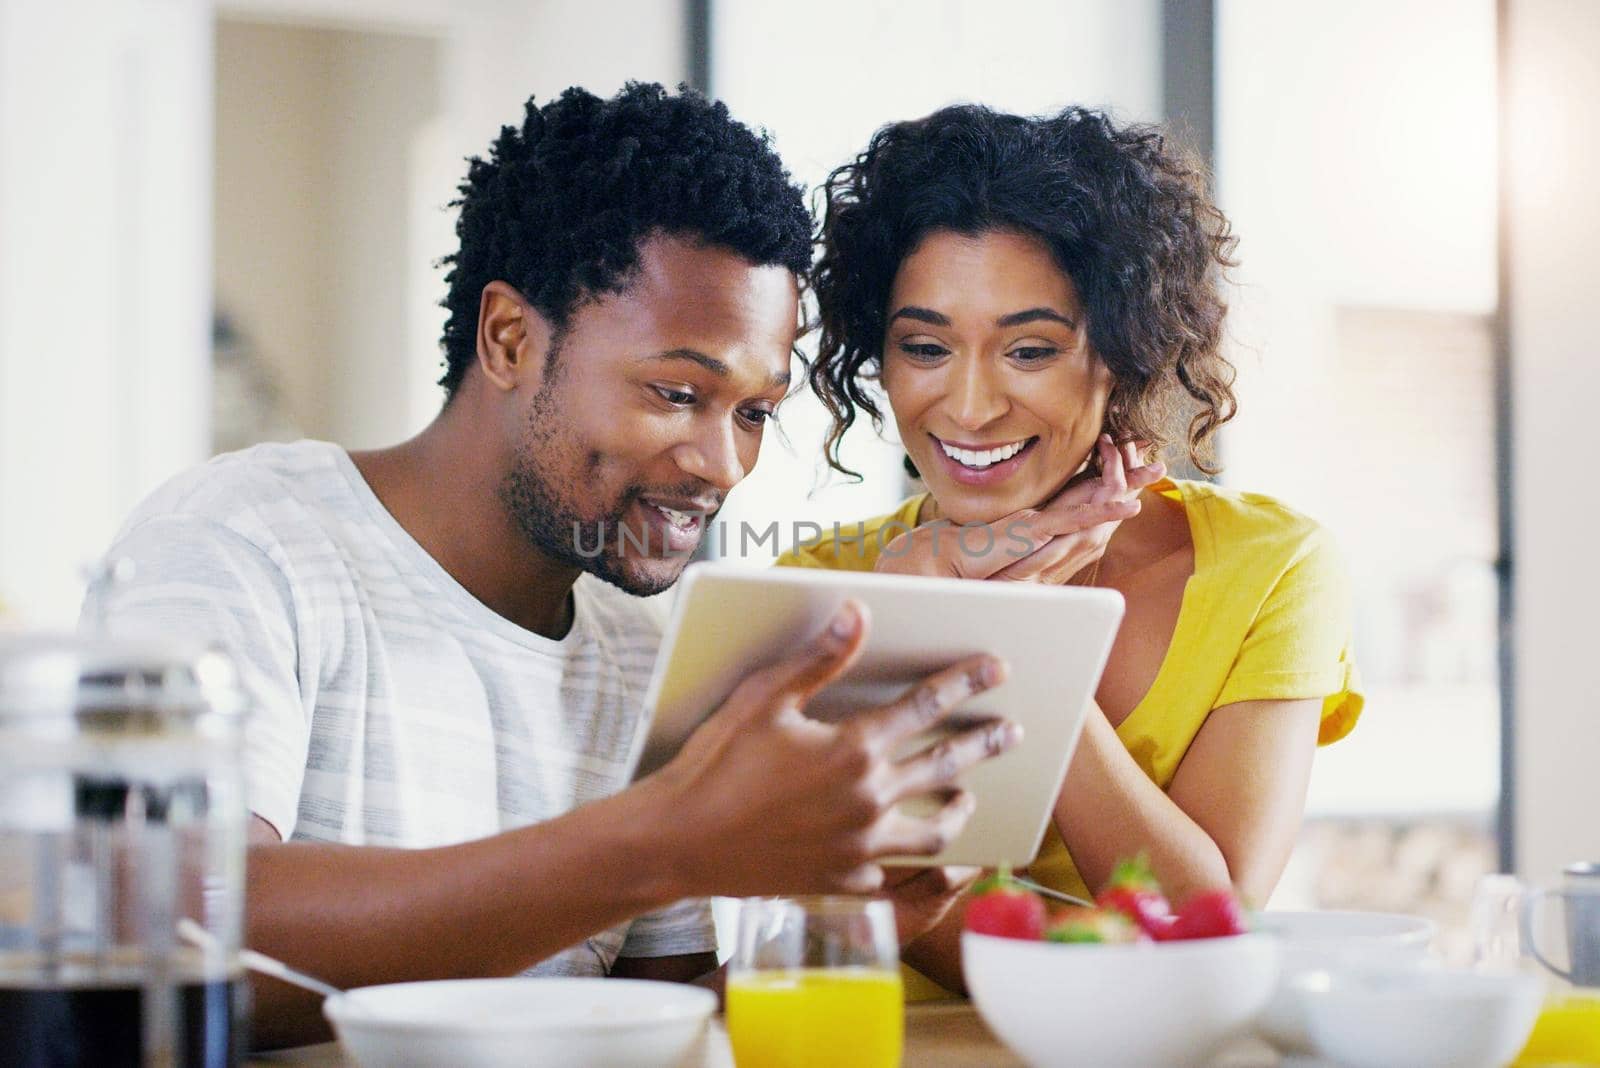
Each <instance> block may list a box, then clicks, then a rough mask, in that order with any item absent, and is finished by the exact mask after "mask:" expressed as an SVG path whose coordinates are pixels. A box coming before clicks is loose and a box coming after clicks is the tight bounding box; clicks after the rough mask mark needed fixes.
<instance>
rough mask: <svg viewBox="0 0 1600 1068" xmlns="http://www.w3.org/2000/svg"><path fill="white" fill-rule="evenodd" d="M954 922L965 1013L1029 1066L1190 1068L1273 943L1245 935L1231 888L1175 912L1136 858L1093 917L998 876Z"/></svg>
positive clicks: (1234, 1029) (1226, 1022) (1267, 968)
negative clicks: (972, 1013) (967, 1002)
mask: <svg viewBox="0 0 1600 1068" xmlns="http://www.w3.org/2000/svg"><path fill="white" fill-rule="evenodd" d="M964 924H965V928H966V929H965V931H964V932H963V933H962V936H961V960H962V968H963V971H964V972H965V974H966V981H967V989H968V991H969V992H970V993H971V995H972V1000H973V1002H974V1003H975V1004H976V1006H977V1009H978V1013H979V1014H980V1015H981V1016H982V1017H983V1019H984V1021H985V1022H986V1023H987V1024H988V1025H989V1027H990V1029H991V1030H993V1031H994V1033H995V1035H996V1037H998V1038H999V1039H1000V1041H1002V1042H1004V1043H1005V1044H1006V1045H1007V1046H1008V1047H1010V1048H1011V1049H1012V1050H1013V1051H1014V1052H1015V1053H1016V1054H1017V1055H1018V1056H1020V1057H1021V1058H1022V1059H1023V1060H1025V1061H1027V1062H1028V1063H1029V1064H1030V1065H1033V1066H1035V1068H1052V1066H1055V1065H1067V1064H1079V1065H1082V1064H1093V1065H1096V1066H1103V1068H1115V1066H1118V1065H1129V1066H1132V1065H1138V1066H1146V1065H1152V1064H1191V1063H1203V1062H1204V1061H1205V1060H1206V1059H1207V1057H1208V1056H1209V1055H1210V1054H1211V1053H1212V1052H1213V1051H1215V1050H1216V1049H1217V1047H1218V1046H1220V1045H1222V1044H1223V1043H1225V1042H1227V1041H1228V1040H1229V1039H1231V1038H1233V1037H1234V1036H1236V1035H1239V1034H1242V1033H1245V1032H1247V1031H1249V1029H1250V1028H1251V1026H1252V1024H1253V1023H1254V1021H1255V1018H1256V1015H1257V1014H1258V1013H1259V1012H1260V1011H1261V1009H1262V1007H1263V1006H1264V1005H1266V1003H1267V1000H1268V999H1269V998H1270V997H1271V996H1272V992H1273V990H1274V988H1275V986H1276V984H1277V978H1278V965H1279V944H1278V941H1277V940H1276V939H1274V938H1273V937H1271V936H1269V935H1266V934H1259V933H1253V932H1252V931H1251V930H1250V928H1249V922H1248V918H1247V917H1246V915H1245V912H1244V910H1243V908H1242V907H1241V906H1240V904H1239V901H1238V898H1237V897H1235V896H1234V893H1233V891H1232V890H1231V889H1219V890H1215V891H1209V892H1206V893H1202V894H1196V895H1194V896H1192V897H1190V898H1187V899H1186V900H1184V901H1181V902H1178V903H1176V904H1174V903H1171V902H1169V901H1168V900H1167V899H1166V897H1165V895H1164V894H1162V892H1161V889H1160V887H1159V886H1158V885H1157V884H1156V881H1155V879H1154V878H1153V877H1151V875H1150V872H1149V868H1148V866H1147V865H1145V864H1144V862H1143V861H1142V860H1133V861H1127V862H1124V863H1123V864H1120V865H1118V867H1117V871H1116V873H1115V874H1114V875H1113V877H1112V879H1111V881H1110V883H1108V885H1107V886H1106V888H1105V889H1104V890H1102V891H1101V893H1100V894H1099V895H1098V896H1097V897H1096V899H1095V902H1094V905H1093V907H1089V906H1069V907H1066V908H1057V909H1055V910H1054V911H1052V910H1051V908H1050V907H1049V906H1047V905H1046V903H1045V901H1044V899H1043V898H1041V897H1039V896H1038V895H1037V894H1035V893H1034V892H1033V891H1031V890H1030V889H1028V888H1026V887H1024V886H1022V885H1021V884H1019V883H1018V882H1017V881H1016V880H1014V879H1012V878H1011V877H1010V876H1009V874H1008V873H1007V872H1006V871H1005V870H1004V869H1002V871H1001V873H1000V874H999V875H997V876H995V877H993V878H992V879H989V880H985V883H984V884H982V885H980V886H979V887H977V888H975V891H974V894H973V895H972V897H971V898H970V899H969V900H968V903H967V907H966V916H965V921H964Z"/></svg>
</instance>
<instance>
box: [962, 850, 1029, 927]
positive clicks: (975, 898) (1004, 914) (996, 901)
mask: <svg viewBox="0 0 1600 1068" xmlns="http://www.w3.org/2000/svg"><path fill="white" fill-rule="evenodd" d="M972 891H973V893H972V897H971V898H970V899H969V900H968V901H967V910H966V916H965V919H964V923H965V925H966V928H967V930H969V931H973V932H975V933H977V934H986V935H996V936H998V937H1000V938H1020V939H1024V940H1026V941H1038V940H1039V939H1040V938H1041V937H1043V935H1044V918H1045V912H1044V902H1043V901H1040V900H1039V898H1038V896H1037V895H1036V894H1034V893H1033V892H1031V891H1029V890H1024V889H1023V888H1022V887H1020V886H1018V885H1017V884H1016V883H1014V882H1012V881H1011V869H1009V868H1006V867H1002V868H1001V869H1000V871H999V872H998V873H997V874H995V875H991V876H990V877H989V878H987V879H982V880H979V882H978V883H977V885H975V886H974V887H973V888H972Z"/></svg>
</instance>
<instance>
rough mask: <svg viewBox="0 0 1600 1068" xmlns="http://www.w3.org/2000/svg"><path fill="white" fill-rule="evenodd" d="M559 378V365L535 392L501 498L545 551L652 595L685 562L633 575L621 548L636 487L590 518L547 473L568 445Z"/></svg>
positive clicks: (628, 588)
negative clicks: (548, 461)
mask: <svg viewBox="0 0 1600 1068" xmlns="http://www.w3.org/2000/svg"><path fill="white" fill-rule="evenodd" d="M558 384H559V371H556V372H555V374H554V376H553V377H552V378H551V379H550V380H548V381H547V382H546V384H545V386H544V387H543V388H542V389H541V390H540V391H539V395H538V396H537V397H535V398H534V402H533V407H532V411H531V413H530V416H529V421H528V433H527V435H526V436H525V437H524V438H523V440H522V441H521V443H520V444H519V445H518V446H517V452H516V457H515V459H514V460H513V462H512V465H511V470H510V471H509V472H508V473H507V474H506V476H505V478H504V479H502V480H501V482H500V493H499V495H500V503H501V504H502V505H503V506H504V507H505V509H506V511H507V512H508V513H510V515H511V517H512V519H513V520H515V522H516V524H517V527H518V528H519V529H520V530H521V531H522V533H523V536H524V537H526V538H527V539H528V542H529V544H531V545H532V546H533V548H534V549H536V550H538V551H539V552H540V553H542V554H544V555H545V556H548V557H550V558H551V559H553V560H556V561H558V562H559V563H562V564H565V565H567V566H569V567H573V568H576V569H578V570H580V571H586V572H588V573H589V574H591V575H593V576H595V577H596V578H598V579H600V580H601V581H602V582H607V583H609V584H611V585H613V586H615V587H617V588H618V589H620V590H622V591H623V592H625V593H630V594H632V595H634V596H635V597H650V596H653V595H654V594H657V593H661V592H663V591H664V590H667V589H669V588H670V587H671V586H672V584H673V583H675V582H677V581H678V573H679V572H680V571H681V570H682V568H679V569H678V570H677V571H674V572H673V573H672V574H671V575H669V576H665V577H662V578H653V577H649V576H644V575H631V574H629V572H628V568H627V562H626V560H625V559H624V558H623V557H622V555H621V554H620V553H619V552H618V548H619V546H618V539H619V533H620V531H621V529H622V521H623V516H624V515H626V514H627V511H628V506H629V505H630V504H632V503H633V502H634V500H636V499H637V497H638V495H639V493H640V492H641V491H640V489H639V488H638V487H633V486H630V487H629V488H628V489H626V490H624V491H623V493H622V496H621V499H620V500H619V501H618V502H617V503H616V505H615V507H614V508H613V509H612V511H611V512H610V513H609V514H607V515H604V516H601V517H597V518H588V517H585V516H583V515H581V514H580V513H579V512H578V510H577V508H575V507H574V506H573V505H572V504H571V503H570V502H569V501H567V500H565V499H563V498H562V496H561V494H560V492H559V490H558V489H557V485H558V484H559V483H557V482H555V480H552V479H551V478H549V477H547V475H546V473H545V470H544V468H543V466H542V465H541V463H540V458H541V457H550V456H556V455H560V454H562V453H563V452H564V451H566V450H565V449H564V447H563V443H562V441H561V440H560V434H559V431H558V429H557V428H558V426H559V425H560V420H559V418H558V416H557V408H558V407H559V405H558V404H557V401H558V398H557V396H556V394H557V392H558V390H557V386H558ZM579 546H582V548H583V551H582V552H580V551H579ZM596 550H598V551H596Z"/></svg>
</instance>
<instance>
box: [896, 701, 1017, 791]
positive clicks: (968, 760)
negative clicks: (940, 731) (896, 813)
mask: <svg viewBox="0 0 1600 1068" xmlns="http://www.w3.org/2000/svg"><path fill="white" fill-rule="evenodd" d="M1020 741H1022V728H1021V727H1020V726H1018V725H1017V724H1015V723H1012V722H1011V721H1009V720H1003V719H997V720H993V721H991V722H988V723H979V724H974V725H973V726H971V727H968V728H967V729H966V730H963V731H960V732H959V733H956V734H952V735H950V736H949V737H948V738H944V739H941V740H940V741H938V742H936V743H935V744H933V745H931V746H929V747H928V748H927V749H924V750H922V751H921V752H920V753H914V754H912V755H911V756H909V757H907V758H906V759H904V760H902V761H901V762H900V763H899V764H898V765H896V766H895V768H894V773H893V774H894V780H893V786H892V787H891V788H890V789H891V796H892V797H893V798H894V799H895V800H897V801H899V800H902V799H904V798H907V797H915V796H919V795H921V794H931V793H936V792H939V791H942V790H947V789H949V788H951V787H953V786H954V785H955V784H956V781H957V780H958V779H959V778H960V777H961V775H962V773H963V772H965V771H966V770H967V769H968V768H971V767H972V766H973V765H975V764H980V763H982V762H983V761H985V760H988V759H990V758H992V757H997V756H999V755H1000V754H1001V753H1004V752H1005V751H1006V750H1007V749H1011V748H1013V747H1015V746H1016V744H1017V743H1018V742H1020Z"/></svg>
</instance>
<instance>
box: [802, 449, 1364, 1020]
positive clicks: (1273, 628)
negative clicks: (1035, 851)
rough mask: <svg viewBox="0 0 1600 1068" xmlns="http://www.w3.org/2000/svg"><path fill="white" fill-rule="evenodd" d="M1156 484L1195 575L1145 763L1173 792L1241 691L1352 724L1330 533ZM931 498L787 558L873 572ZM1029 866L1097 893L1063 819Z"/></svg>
mask: <svg viewBox="0 0 1600 1068" xmlns="http://www.w3.org/2000/svg"><path fill="white" fill-rule="evenodd" d="M1151 489H1152V491H1154V492H1157V493H1161V494H1162V495H1164V496H1166V497H1167V498H1169V499H1171V500H1175V501H1178V502H1180V503H1181V504H1182V505H1183V507H1184V511H1185V513H1186V515H1187V516H1188V519H1189V533H1190V537H1191V538H1192V540H1193V542H1194V574H1193V575H1192V576H1191V577H1190V578H1189V581H1188V584H1187V585H1186V586H1185V587H1184V592H1183V603H1182V606H1181V607H1180V609H1179V612H1178V620H1177V624H1176V626H1175V627H1174V628H1173V632H1172V641H1171V643H1170V645H1169V646H1168V648H1167V654H1166V658H1165V659H1164V660H1163V661H1162V662H1161V668H1160V670H1159V671H1158V672H1157V673H1156V677H1155V680H1154V681H1153V682H1152V683H1151V685H1150V690H1149V692H1148V693H1146V694H1145V695H1144V698H1143V699H1142V700H1141V701H1140V702H1139V704H1138V705H1137V706H1136V707H1135V708H1134V709H1133V711H1132V712H1130V713H1129V714H1128V717H1127V718H1126V719H1124V720H1123V721H1122V723H1121V724H1120V725H1119V726H1118V727H1117V737H1119V738H1120V739H1121V740H1122V744H1123V745H1125V746H1126V747H1127V749H1128V752H1129V753H1130V754H1132V756H1133V758H1134V760H1136V761H1137V762H1138V764H1139V767H1141V768H1143V769H1144V773H1145V774H1146V775H1148V776H1149V777H1150V779H1151V780H1152V781H1154V782H1155V783H1156V784H1157V785H1158V786H1160V787H1161V788H1162V789H1166V788H1167V787H1168V786H1169V785H1170V784H1171V782H1172V777H1173V775H1174V774H1175V773H1176V772H1177V770H1178V764H1179V763H1180V762H1181V761H1182V760H1183V756H1184V754H1185V753H1186V752H1188V749H1189V744H1190V743H1191V742H1192V741H1194V737H1195V735H1196V734H1198V733H1199V731H1200V727H1201V725H1202V724H1203V723H1205V720H1206V717H1207V716H1208V715H1210V714H1211V711H1212V710H1213V709H1216V708H1221V707H1222V706H1223V705H1230V704H1234V703H1236V702H1239V701H1265V700H1296V699H1302V698H1311V697H1316V698H1321V699H1322V726H1321V729H1320V731H1319V732H1318V736H1317V742H1318V744H1320V745H1328V744H1329V743H1331V742H1336V741H1338V740H1339V739H1340V738H1343V737H1344V736H1345V735H1346V734H1348V733H1350V730H1351V728H1352V727H1354V726H1355V722H1356V718H1357V717H1358V716H1360V714H1361V706H1362V701H1363V698H1362V695H1361V692H1360V688H1359V687H1360V683H1359V680H1358V678H1357V675H1356V668H1355V662H1354V660H1353V658H1352V655H1351V642H1350V594H1349V585H1348V580H1347V578H1346V575H1345V572H1344V568H1343V565H1342V563H1341V561H1340V559H1339V556H1338V553H1337V551H1336V550H1335V548H1334V546H1333V542H1332V539H1331V538H1330V537H1329V536H1328V534H1327V533H1326V532H1325V531H1324V530H1322V528H1321V527H1319V526H1318V525H1317V524H1316V523H1315V522H1314V521H1312V520H1310V519H1308V518H1306V517H1305V516H1303V515H1300V514H1299V513H1298V512H1295V511H1292V510H1291V509H1289V508H1287V507H1285V506H1284V505H1282V504H1280V503H1278V502H1277V501H1276V500H1274V499H1272V498H1271V497H1265V496H1262V495H1260V494H1255V493H1241V492H1239V491H1236V490H1230V489H1227V488H1224V487H1221V486H1216V485H1213V484H1211V483H1208V482H1192V481H1187V480H1178V479H1163V480H1162V481H1160V482H1158V483H1156V484H1155V485H1154V486H1153V487H1151ZM925 497H926V494H924V495H921V496H917V497H913V498H911V499H910V500H908V501H906V502H905V503H904V504H902V505H901V506H900V507H899V508H897V509H896V510H895V511H893V512H891V513H890V514H888V515H886V516H879V517H877V518H874V519H869V520H866V521H865V522H863V523H859V524H851V525H847V526H845V527H843V528H842V529H836V530H835V531H834V532H832V533H830V534H826V535H823V536H822V537H821V538H819V539H818V540H816V541H813V542H807V543H804V544H803V545H800V546H798V547H796V548H795V549H793V550H791V551H790V552H788V553H785V554H784V555H783V556H781V557H780V558H779V559H778V564H779V565H780V566H789V567H820V568H830V569H839V570H851V571H870V570H872V568H873V566H874V565H875V564H876V563H877V559H878V556H879V554H880V553H881V551H882V549H883V546H884V545H886V544H887V543H889V542H890V541H893V540H894V538H895V537H896V536H897V535H898V534H899V533H901V532H902V529H909V528H910V527H912V526H915V525H916V519H917V516H918V514H919V513H920V511H921V508H922V502H923V500H924V498H925ZM891 524H893V525H891ZM840 535H843V536H842V537H841V536H840ZM1029 871H1030V874H1031V875H1032V876H1033V878H1035V879H1037V880H1038V881H1039V882H1041V883H1044V884H1045V885H1046V886H1049V887H1052V888H1054V889H1057V890H1061V891H1064V892H1066V893H1069V894H1076V895H1078V896H1080V897H1087V896H1090V894H1089V888H1088V887H1086V886H1084V884H1083V880H1082V878H1081V877H1079V875H1078V871H1077V868H1076V867H1074V866H1073V863H1072V857H1071V855H1070V854H1069V853H1068V852H1067V848H1066V846H1065V845H1064V844H1063V843H1062V841H1061V837H1060V835H1059V834H1058V833H1057V831H1056V829H1055V827H1054V826H1053V825H1052V826H1051V827H1050V829H1049V831H1048V832H1047V834H1046V837H1045V842H1044V845H1043V847H1042V849H1041V850H1040V853H1039V856H1038V858H1037V859H1036V860H1035V861H1034V862H1033V863H1032V864H1031V865H1030V866H1029ZM907 979H908V983H907V987H906V992H907V996H908V997H911V998H913V999H919V998H922V997H928V996H948V994H947V993H945V992H944V991H943V990H942V988H940V987H938V986H936V985H935V984H933V983H931V982H930V981H928V980H926V979H924V978H923V977H922V976H920V975H908V976H907Z"/></svg>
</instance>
